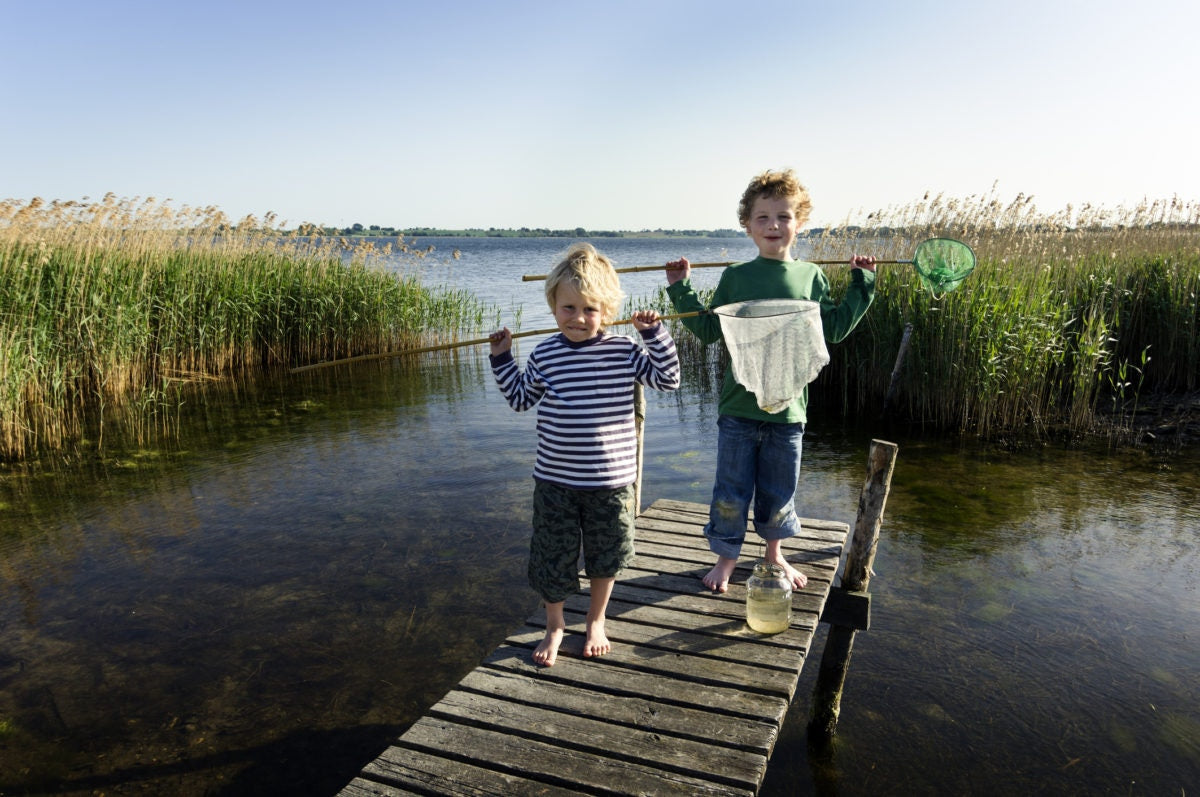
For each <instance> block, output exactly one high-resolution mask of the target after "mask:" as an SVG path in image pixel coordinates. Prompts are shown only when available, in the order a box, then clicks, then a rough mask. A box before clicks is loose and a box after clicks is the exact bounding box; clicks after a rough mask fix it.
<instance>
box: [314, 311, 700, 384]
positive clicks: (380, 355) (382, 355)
mask: <svg viewBox="0 0 1200 797" xmlns="http://www.w3.org/2000/svg"><path fill="white" fill-rule="evenodd" d="M707 312H708V311H707V310H693V311H691V312H687V313H672V314H670V315H660V316H659V317H658V320H659V321H673V320H675V319H676V318H692V317H693V316H698V315H704V314H705V313H707ZM632 323H633V319H632V318H622V319H621V320H620V321H612V322H610V323H609V324H608V326H610V327H615V326H620V325H622V324H632ZM555 332H558V327H554V328H553V329H530V330H528V331H526V332H514V333H513V334H512V336H513V338H526V337H529V336H530V335H550V334H553V333H555ZM490 342H491V338H490V337H487V338H472V339H471V340H456V341H454V342H453V343H438V344H436V345H434V346H422V347H421V348H419V349H401V350H399V351H384V352H377V353H375V354H360V355H358V356H357V357H343V358H342V359H340V360H327V361H326V362H323V363H312V364H310V365H298V366H296V367H295V368H293V369H292V370H291V372H292V373H293V374H298V373H301V372H303V371H311V370H313V369H315V368H328V367H330V366H331V365H348V364H350V363H361V362H366V361H367V360H383V359H386V358H388V357H405V356H408V355H410V354H425V353H426V352H431V351H444V350H446V349H458V348H462V347H463V346H478V345H479V344H481V343H490Z"/></svg>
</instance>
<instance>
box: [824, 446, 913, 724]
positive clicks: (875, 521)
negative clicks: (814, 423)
mask: <svg viewBox="0 0 1200 797" xmlns="http://www.w3.org/2000/svg"><path fill="white" fill-rule="evenodd" d="M897 450H898V447H897V445H896V444H895V443H889V442H886V441H884V440H872V441H871V451H870V454H869V455H868V457H867V478H866V481H865V483H864V484H863V488H862V493H861V494H860V495H859V497H858V517H857V518H856V520H855V522H854V533H853V536H852V537H851V540H850V551H849V552H848V553H847V554H846V565H845V567H844V568H843V570H842V581H841V588H842V589H843V590H846V591H850V592H866V590H867V586H868V585H869V584H870V583H871V575H872V571H871V566H872V564H874V562H875V551H876V549H877V548H878V545H879V527H880V526H881V525H882V523H883V508H884V506H885V505H886V504H887V497H888V492H889V491H890V490H891V485H892V470H893V469H894V467H895V465H896V452H897ZM854 634H855V630H854V629H853V628H849V627H847V626H843V625H830V627H829V635H828V637H826V639H825V650H824V652H823V653H822V654H821V669H820V671H819V672H818V673H817V684H816V686H815V687H814V688H813V708H812V716H811V717H810V718H809V723H808V734H809V741H810V743H817V744H818V745H822V744H825V743H828V742H829V741H830V740H831V739H832V738H833V734H834V732H835V731H836V730H837V721H838V715H839V714H840V713H841V706H842V689H843V687H844V686H845V683H846V673H847V671H848V670H849V669H850V654H851V653H852V652H853V650H854Z"/></svg>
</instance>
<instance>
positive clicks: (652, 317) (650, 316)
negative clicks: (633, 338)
mask: <svg viewBox="0 0 1200 797" xmlns="http://www.w3.org/2000/svg"><path fill="white" fill-rule="evenodd" d="M630 319H631V320H632V321H633V327H634V329H636V330H638V331H639V332H640V331H642V330H643V329H650V327H652V326H654V325H655V324H657V323H658V313H656V312H654V311H653V310H638V311H637V312H636V313H634V314H633V315H631V316H630Z"/></svg>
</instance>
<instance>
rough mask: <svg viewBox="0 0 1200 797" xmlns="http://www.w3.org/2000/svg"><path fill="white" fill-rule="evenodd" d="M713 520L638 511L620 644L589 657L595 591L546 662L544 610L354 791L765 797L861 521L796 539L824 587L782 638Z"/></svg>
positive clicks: (795, 558) (789, 548) (803, 597)
mask: <svg viewBox="0 0 1200 797" xmlns="http://www.w3.org/2000/svg"><path fill="white" fill-rule="evenodd" d="M707 520H708V507H707V506H704V505H701V504H689V503H684V502H678V501H662V500H660V501H656V502H655V503H654V505H653V506H652V507H649V508H648V509H647V510H646V511H645V512H643V513H642V514H641V515H640V516H639V517H638V521H637V541H636V549H637V554H636V556H635V558H634V560H633V562H632V563H631V566H630V567H629V568H627V569H626V570H625V571H623V572H622V574H621V576H620V577H619V578H618V579H617V583H616V585H615V586H614V589H613V594H612V598H611V599H610V601H609V606H608V614H607V620H606V623H605V632H606V633H607V635H608V637H609V639H610V640H611V641H612V642H613V650H612V652H610V653H609V654H608V655H606V656H602V657H599V658H594V659H592V658H589V659H585V658H583V655H582V654H583V644H584V630H585V627H586V614H587V610H588V596H587V593H586V589H585V591H583V592H581V593H580V594H578V595H575V596H572V597H571V598H570V599H568V601H567V603H566V617H567V622H568V628H567V633H566V635H565V636H564V639H563V643H562V645H561V647H560V649H559V655H558V659H557V661H556V663H555V665H554V666H553V667H545V668H543V667H538V666H536V665H534V664H533V662H532V660H531V657H530V653H531V651H532V650H533V648H535V647H536V646H537V644H538V643H539V642H540V641H541V639H542V637H543V636H544V634H545V616H544V613H543V612H540V611H539V612H537V613H535V615H534V616H532V617H530V618H529V619H528V620H527V621H526V624H525V626H524V627H522V628H520V629H517V630H516V631H514V632H513V633H512V634H510V635H509V637H508V638H507V639H506V640H505V642H504V643H503V644H501V645H500V646H499V647H498V648H497V649H496V650H495V651H493V653H492V654H491V655H489V656H488V657H487V658H485V659H484V661H483V662H482V663H481V664H480V666H479V667H477V668H476V669H475V670H473V671H472V672H470V673H468V674H467V676H466V677H464V678H463V680H462V681H461V682H460V683H459V684H458V686H457V687H456V688H455V689H454V690H452V691H451V692H450V693H449V694H447V695H446V696H445V697H443V698H442V699H441V700H440V701H438V702H437V703H436V704H434V705H433V706H432V707H431V708H430V709H429V711H428V712H427V713H426V715H425V716H424V717H422V718H421V719H420V720H418V721H417V722H416V723H414V724H413V726H412V727H411V728H409V729H408V731H406V732H405V733H404V734H403V735H402V736H401V737H400V738H399V739H397V740H396V742H395V743H394V744H393V745H392V746H391V747H389V748H388V749H387V750H385V751H384V753H383V754H382V755H380V756H379V757H377V758H376V759H375V760H374V761H372V762H370V763H369V764H368V765H367V766H366V767H364V769H363V770H362V772H361V773H360V774H359V776H358V777H357V778H355V779H354V780H353V781H351V782H350V783H349V784H347V786H346V787H345V788H344V789H343V790H342V792H341V794H342V795H344V797H365V796H366V795H407V794H448V795H549V796H550V797H560V796H561V795H566V794H578V793H606V794H662V795H672V794H688V795H691V794H701V793H702V794H718V795H724V794H730V795H753V794H755V793H756V792H757V791H758V788H759V786H760V785H761V782H762V778H763V777H764V775H765V773H766V765H767V760H768V759H769V757H770V754H771V751H772V750H773V748H774V745H775V740H776V739H777V738H778V734H779V729H780V727H781V726H782V723H783V720H784V717H785V716H786V714H787V710H788V704H789V701H790V700H791V698H792V696H793V694H794V692H795V688H796V684H797V682H798V679H799V674H800V669H801V668H802V667H803V665H804V660H805V657H806V656H807V654H808V650H809V646H810V645H811V644H812V638H813V635H814V632H815V630H816V625H817V622H818V619H819V617H820V614H821V612H822V610H823V609H824V607H825V604H826V600H827V597H828V595H829V591H830V587H831V584H832V582H833V580H834V578H835V574H836V572H837V567H838V564H839V562H840V559H841V555H842V546H843V544H844V542H845V538H846V535H847V534H848V532H849V527H848V526H847V525H846V524H843V523H836V522H832V521H820V520H810V519H804V520H803V521H802V522H803V530H802V533H801V534H800V535H797V537H794V538H791V539H789V540H786V541H785V542H784V552H785V555H786V556H787V557H788V559H789V561H791V562H793V564H794V565H795V566H796V567H797V568H799V569H800V570H801V571H802V572H804V574H805V575H806V576H807V577H808V579H809V583H808V586H807V587H806V588H805V589H804V590H799V591H797V592H796V593H795V594H794V596H793V620H792V624H791V627H789V628H788V629H787V630H786V631H784V632H783V633H781V634H776V635H770V636H767V635H762V634H757V633H755V632H753V631H751V630H750V628H749V627H748V626H747V625H746V623H745V579H746V577H747V576H748V575H749V572H750V569H751V567H752V565H753V559H752V558H751V559H747V560H744V561H742V562H741V563H739V567H738V569H737V572H736V573H735V575H734V578H733V580H732V581H731V583H730V587H729V591H728V592H725V593H713V592H712V591H710V590H708V589H707V588H705V587H704V586H703V584H702V583H701V582H700V578H701V577H702V576H703V575H704V573H706V572H708V570H709V569H710V568H711V566H712V562H713V555H712V553H711V552H710V551H709V550H708V544H707V542H706V541H705V539H704V534H703V527H704V524H705V523H706V522H707ZM583 583H584V586H585V587H586V585H587V581H586V579H584V580H583Z"/></svg>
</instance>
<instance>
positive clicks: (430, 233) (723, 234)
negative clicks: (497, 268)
mask: <svg viewBox="0 0 1200 797" xmlns="http://www.w3.org/2000/svg"><path fill="white" fill-rule="evenodd" d="M324 232H325V234H326V235H347V236H365V237H373V238H378V237H388V236H397V235H401V236H404V237H405V238H745V237H746V233H745V232H743V231H741V230H734V229H723V230H661V229H660V230H637V231H634V230H588V229H585V228H583V227H576V228H574V229H569V230H551V229H548V228H545V227H537V228H533V227H521V228H519V229H512V228H503V229H501V228H496V227H491V228H488V229H486V230H485V229H482V228H477V227H470V228H464V229H458V230H454V229H446V228H442V227H404V228H396V227H380V226H378V225H371V226H369V227H364V226H363V225H361V224H355V225H352V226H350V227H345V228H341V229H339V228H333V227H326V228H325V230H324Z"/></svg>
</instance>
